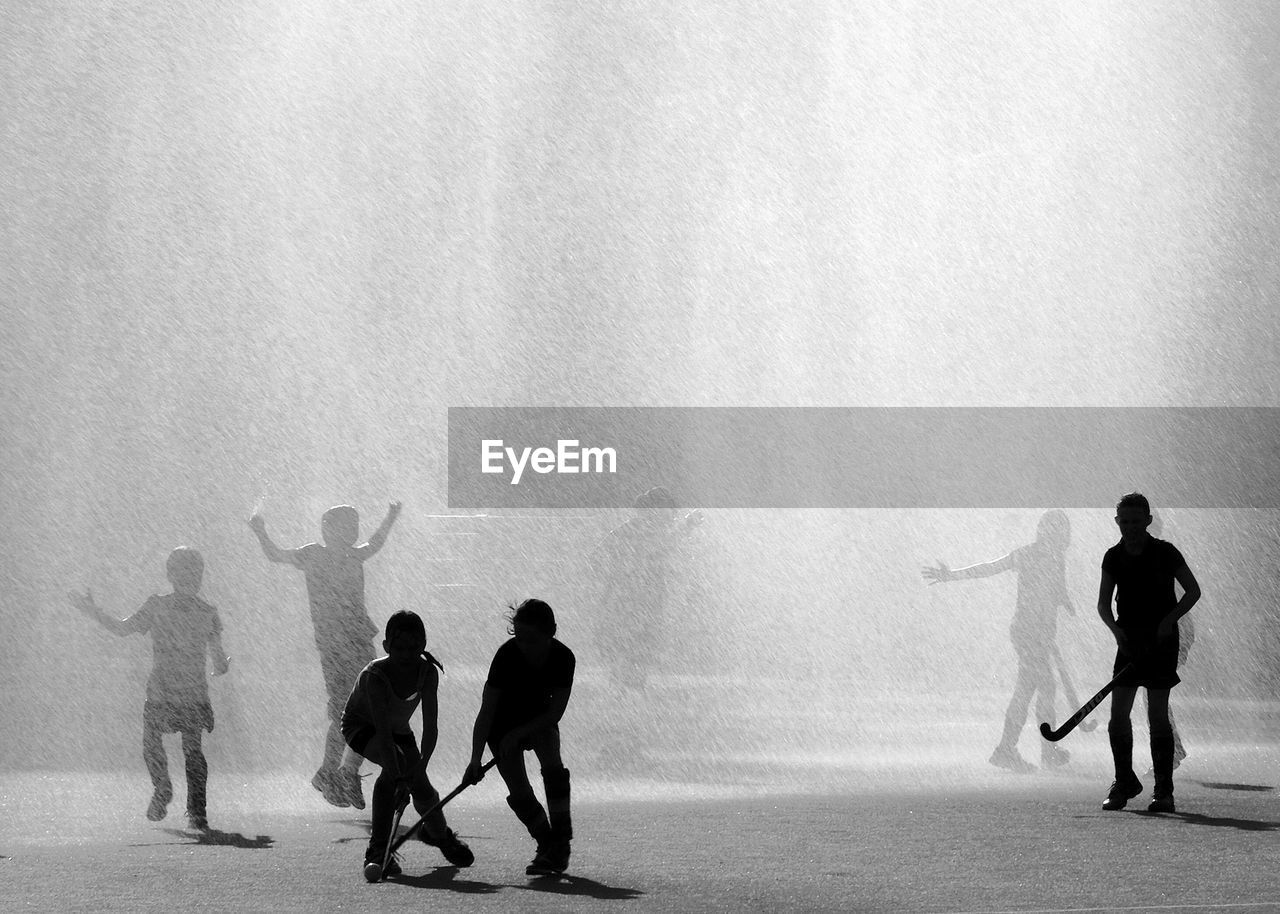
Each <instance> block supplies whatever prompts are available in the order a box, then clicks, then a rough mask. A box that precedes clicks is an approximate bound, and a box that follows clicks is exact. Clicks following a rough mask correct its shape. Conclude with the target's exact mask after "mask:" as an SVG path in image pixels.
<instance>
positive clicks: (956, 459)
mask: <svg viewBox="0 0 1280 914" xmlns="http://www.w3.org/2000/svg"><path fill="white" fill-rule="evenodd" d="M658 485H661V486H664V487H666V488H667V489H669V490H670V491H671V492H672V493H673V494H674V496H675V498H676V500H677V502H678V503H679V504H680V505H681V506H683V507H704V508H1045V507H1057V508H1110V507H1112V506H1113V505H1114V504H1115V502H1116V500H1117V499H1118V498H1119V497H1120V496H1121V495H1123V494H1124V493H1126V492H1130V491H1140V492H1143V493H1145V494H1146V495H1147V496H1148V498H1150V499H1151V502H1152V504H1153V505H1154V506H1160V507H1183V508H1275V507H1277V505H1280V409H1277V408H1270V407H1185V408H1184V407H1153V408H1145V407H1132V408H1100V407H1067V408H1056V407H1043V408H1041V407H1027V408H1022V407H1017V408H986V407H974V408H880V407H867V408H817V407H814V408H810V407H777V408H774V407H724V408H714V407H708V408H697V407H670V408H667V407H661V408H660V407H450V409H449V495H448V497H449V507H450V508H463V509H484V508H494V509H507V508H515V509H520V508H524V509H536V508H622V507H628V506H630V505H631V503H632V501H633V500H634V499H635V497H636V496H637V495H638V494H640V493H641V492H643V491H645V490H646V489H648V488H650V487H652V486H658Z"/></svg>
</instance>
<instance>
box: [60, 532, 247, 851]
mask: <svg viewBox="0 0 1280 914" xmlns="http://www.w3.org/2000/svg"><path fill="white" fill-rule="evenodd" d="M165 571H166V573H167V575H168V578H169V583H171V584H172V585H173V593H170V594H164V595H159V594H157V595H155V596H152V597H150V598H148V599H147V602H146V603H144V604H143V605H142V608H141V609H139V610H138V611H137V612H136V613H134V614H133V615H132V616H130V617H129V618H127V619H124V620H120V619H114V618H112V617H110V616H107V615H105V614H104V613H103V612H102V610H101V609H99V608H98V606H97V604H95V603H94V601H93V594H91V593H89V592H88V591H86V592H85V593H83V594H76V593H72V594H70V599H71V602H72V604H73V605H74V606H75V607H76V608H78V609H79V610H80V611H81V612H83V613H84V614H85V615H87V616H89V617H90V618H93V619H96V620H97V621H98V622H100V623H101V624H102V625H103V626H104V627H105V628H106V629H107V630H108V631H110V632H112V633H113V634H116V635H130V634H150V635H151V642H152V652H153V657H154V664H153V666H152V668H151V675H150V676H149V677H148V678H147V699H146V703H145V704H144V705H143V707H142V756H143V758H144V759H145V760H146V763H147V771H148V772H149V773H150V775H151V785H152V789H153V793H152V795H151V803H150V805H149V806H148V807H147V818H148V819H150V820H151V821H153V822H158V821H160V820H161V819H163V818H164V817H165V814H166V812H167V811H168V807H169V801H170V800H171V799H172V798H173V785H172V783H171V782H170V780H169V762H168V759H167V758H166V757H165V751H164V743H163V741H162V740H161V736H162V735H163V734H165V733H181V734H182V754H183V757H184V758H185V760H186V769H187V818H188V820H189V821H190V822H191V826H192V828H195V829H198V830H200V831H206V830H208V828H209V819H208V816H207V812H206V792H207V784H208V778H209V766H208V763H207V762H206V761H205V757H204V750H203V748H202V746H201V736H202V731H204V730H208V731H209V732H213V708H212V706H211V705H210V704H209V686H208V680H207V678H206V676H205V670H206V667H205V653H206V651H207V652H208V654H209V656H210V658H211V659H212V661H213V671H214V674H215V675H221V674H223V673H225V672H226V671H227V669H228V667H229V665H230V663H231V658H230V657H228V656H227V655H226V652H225V651H223V649H222V621H221V620H220V619H219V618H218V611H217V610H216V609H214V608H213V607H212V606H210V605H209V604H208V603H206V602H205V601H204V600H202V599H200V597H199V596H198V594H199V592H200V584H201V582H202V581H203V578H204V559H202V558H201V556H200V553H199V552H197V551H196V550H194V549H188V548H186V547H179V548H178V549H174V550H173V551H172V552H171V553H169V559H168V561H167V562H166V563H165Z"/></svg>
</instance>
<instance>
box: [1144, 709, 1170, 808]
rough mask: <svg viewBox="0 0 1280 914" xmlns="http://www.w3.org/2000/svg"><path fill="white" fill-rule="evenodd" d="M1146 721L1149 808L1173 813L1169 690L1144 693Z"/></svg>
mask: <svg viewBox="0 0 1280 914" xmlns="http://www.w3.org/2000/svg"><path fill="white" fill-rule="evenodd" d="M1147 722H1148V724H1149V725H1150V727H1151V768H1152V770H1153V772H1154V775H1155V789H1154V790H1153V791H1152V794H1153V799H1152V802H1151V807H1150V808H1151V809H1152V810H1153V811H1156V812H1173V745H1174V743H1173V721H1172V720H1171V718H1170V717H1169V690H1168V689H1148V690H1147Z"/></svg>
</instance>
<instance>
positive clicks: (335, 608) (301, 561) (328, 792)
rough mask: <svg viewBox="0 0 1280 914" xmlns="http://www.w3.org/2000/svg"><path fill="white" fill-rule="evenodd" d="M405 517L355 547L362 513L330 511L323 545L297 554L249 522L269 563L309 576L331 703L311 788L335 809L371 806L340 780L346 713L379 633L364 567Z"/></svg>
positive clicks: (323, 522)
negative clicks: (367, 602) (370, 607)
mask: <svg viewBox="0 0 1280 914" xmlns="http://www.w3.org/2000/svg"><path fill="white" fill-rule="evenodd" d="M399 514H400V502H393V503H392V505H391V507H390V509H389V510H388V511H387V516H386V517H385V518H383V521H382V524H381V525H380V526H379V527H378V529H377V530H376V531H375V532H374V534H373V536H371V537H369V541H368V542H367V543H364V544H362V545H359V546H357V545H356V540H357V539H358V538H359V535H360V515H359V514H358V513H357V512H356V509H355V508H353V507H351V506H350V505H339V506H337V507H335V508H330V509H329V510H328V511H326V512H324V516H323V517H322V518H321V519H320V532H321V536H322V538H323V539H324V543H323V544H321V543H307V544H306V545H305V546H302V547H300V548H298V549H281V548H280V547H278V546H276V544H275V543H273V542H272V541H271V538H270V537H269V536H268V535H267V524H266V521H265V520H263V519H262V516H261V515H260V514H254V515H253V516H252V517H250V518H249V527H250V528H251V529H252V530H253V532H254V533H255V534H257V537H258V542H259V543H260V544H261V545H262V551H263V552H264V553H265V554H266V556H267V558H268V559H270V560H271V561H273V562H279V563H281V564H285V565H292V566H294V567H295V568H298V569H300V570H301V571H302V572H303V574H304V575H305V576H306V581H307V599H308V602H309V603H310V604H311V622H312V624H313V626H314V627H315V638H316V648H318V649H319V651H320V670H321V672H322V673H323V674H324V686H325V691H326V692H328V695H329V703H328V714H329V730H328V733H327V735H326V737H325V745H324V758H323V760H322V761H321V763H320V768H319V770H317V771H316V773H315V775H314V776H313V777H312V778H311V786H312V787H314V788H315V789H316V790H318V791H320V792H321V794H323V795H324V798H325V800H327V801H328V802H329V803H332V804H333V805H334V806H354V807H356V808H357V809H364V805H365V804H364V797H363V796H362V794H361V792H360V780H359V777H356V778H355V779H354V780H352V779H351V778H347V777H344V776H342V775H341V773H340V772H339V766H340V764H341V762H342V755H343V750H344V749H345V748H346V744H345V743H344V742H343V739H342V729H341V728H342V712H343V709H344V708H345V707H346V704H347V698H348V697H349V696H350V694H351V688H352V686H354V685H355V682H356V677H357V676H359V675H360V671H361V670H363V669H364V668H365V667H366V666H367V665H368V664H369V663H370V662H372V661H373V659H374V652H373V636H374V635H376V634H377V632H378V628H377V626H376V625H374V624H373V621H372V620H371V619H370V618H369V613H368V611H367V610H366V609H365V605H364V563H365V562H367V561H368V560H369V559H371V558H373V557H374V556H375V555H377V553H378V550H379V549H381V548H382V546H383V544H384V543H385V542H386V541H387V534H388V533H390V531H391V525H392V524H394V523H395V520H396V517H397V516H399Z"/></svg>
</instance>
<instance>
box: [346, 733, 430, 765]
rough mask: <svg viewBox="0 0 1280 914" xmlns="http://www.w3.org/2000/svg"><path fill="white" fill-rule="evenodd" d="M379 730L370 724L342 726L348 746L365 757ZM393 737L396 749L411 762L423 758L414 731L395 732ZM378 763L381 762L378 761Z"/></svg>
mask: <svg viewBox="0 0 1280 914" xmlns="http://www.w3.org/2000/svg"><path fill="white" fill-rule="evenodd" d="M377 732H378V731H377V730H375V729H374V728H373V727H372V726H370V725H369V724H356V725H354V726H352V725H346V724H344V726H343V728H342V738H343V739H344V740H345V741H346V743H347V745H348V746H350V747H351V748H352V749H354V750H355V751H356V752H359V753H360V754H361V755H363V756H364V757H365V758H368V757H369V755H368V752H367V750H368V748H369V743H370V742H371V741H372V740H373V738H374V736H376V735H377ZM391 739H392V741H393V742H394V743H395V746H396V749H397V751H399V753H400V755H401V756H402V758H403V759H405V760H407V761H409V762H411V763H416V762H417V760H418V759H420V758H422V755H421V753H420V752H419V751H418V742H417V739H416V738H415V737H414V735H413V734H412V733H393V734H392V735H391ZM375 761H376V760H375ZM378 764H381V763H380V762H378Z"/></svg>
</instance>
